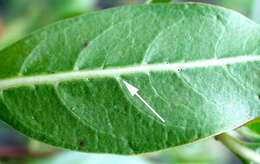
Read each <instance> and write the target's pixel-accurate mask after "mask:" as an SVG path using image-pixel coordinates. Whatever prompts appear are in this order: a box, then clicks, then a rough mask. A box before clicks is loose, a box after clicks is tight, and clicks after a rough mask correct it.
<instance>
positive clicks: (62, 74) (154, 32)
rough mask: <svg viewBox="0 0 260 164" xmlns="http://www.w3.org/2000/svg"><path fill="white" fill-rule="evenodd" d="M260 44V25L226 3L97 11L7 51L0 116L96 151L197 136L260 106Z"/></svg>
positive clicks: (46, 137)
mask: <svg viewBox="0 0 260 164" xmlns="http://www.w3.org/2000/svg"><path fill="white" fill-rule="evenodd" d="M259 54H260V27H259V25H257V24H255V23H253V22H252V21H250V20H248V19H247V18H245V17H244V16H242V15H240V14H238V13H236V12H233V11H230V10H226V9H223V8H218V7H213V6H207V5H203V4H194V3H186V4H160V5H140V6H126V7H121V8H115V9H110V10H105V11H99V12H94V13H92V14H87V15H83V16H79V17H75V18H73V19H68V20H66V21H63V22H59V23H57V24H54V25H52V26H49V27H47V28H45V29H42V30H40V31H37V32H35V33H33V34H32V35H30V36H28V37H26V38H24V39H23V40H21V41H19V42H17V43H15V44H13V45H12V46H10V47H8V48H6V49H4V50H3V51H1V52H0V90H1V92H0V109H1V110H0V111H1V112H0V118H1V119H2V120H4V121H5V122H6V123H8V124H9V125H11V126H12V127H14V128H15V129H17V130H19V131H20V132H22V133H23V134H25V135H27V136H30V137H32V138H35V139H38V140H41V141H44V142H46V143H49V144H52V145H55V146H59V147H64V148H68V149H73V150H80V151H86V152H106V153H119V154H138V153H144V152H152V151H156V150H160V149H166V148H169V147H174V146H178V145H183V144H188V143H192V142H194V141H197V140H200V139H203V138H206V137H210V136H213V135H216V134H219V133H222V132H224V131H227V130H231V129H234V128H236V127H239V126H241V125H243V124H245V123H247V122H248V121H250V120H253V119H255V118H256V117H259V116H260V112H259V107H260V100H259V98H258V97H259V96H258V95H260V78H259V76H260V55H259ZM123 81H126V82H128V83H129V84H132V85H133V86H135V87H136V88H138V89H139V91H138V94H139V95H140V96H141V97H142V98H143V99H144V100H145V101H146V102H147V103H148V104H149V105H150V106H151V107H152V108H154V110H155V111H156V112H157V113H158V114H159V115H160V116H161V117H162V118H163V119H164V120H165V123H163V122H162V121H161V120H160V119H159V118H158V117H157V116H156V115H155V114H154V113H153V112H152V111H151V110H149V108H148V107H147V106H146V105H144V103H143V102H142V101H141V100H140V99H139V98H138V97H137V96H131V95H130V93H129V92H128V90H127V88H126V87H125V85H124V83H123Z"/></svg>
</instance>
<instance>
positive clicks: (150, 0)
mask: <svg viewBox="0 0 260 164" xmlns="http://www.w3.org/2000/svg"><path fill="white" fill-rule="evenodd" d="M170 2H173V0H148V3H170Z"/></svg>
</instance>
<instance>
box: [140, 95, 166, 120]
mask: <svg viewBox="0 0 260 164" xmlns="http://www.w3.org/2000/svg"><path fill="white" fill-rule="evenodd" d="M135 95H136V96H137V97H138V98H139V99H140V100H141V101H142V102H143V103H144V104H145V105H146V106H147V107H148V108H149V109H150V110H151V111H152V112H153V113H154V114H155V115H156V116H157V117H158V118H159V119H160V120H162V122H165V120H164V119H163V118H162V117H161V116H160V115H159V114H158V113H157V112H156V111H155V110H154V109H153V108H152V107H151V106H150V105H149V104H148V103H147V102H146V101H145V100H144V99H143V98H142V97H141V96H140V95H139V94H138V93H136V94H135Z"/></svg>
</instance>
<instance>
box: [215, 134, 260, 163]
mask: <svg viewBox="0 0 260 164" xmlns="http://www.w3.org/2000/svg"><path fill="white" fill-rule="evenodd" d="M215 138H216V139H217V140H219V141H221V142H222V143H223V144H224V145H225V146H226V147H227V148H229V149H230V150H231V151H232V152H233V153H235V154H237V155H239V156H240V157H242V158H244V159H246V160H249V161H252V162H255V163H260V155H259V154H258V153H256V152H255V151H253V150H251V149H249V148H248V147H246V146H245V145H243V143H242V142H241V141H240V140H238V139H237V138H235V137H232V136H230V135H228V134H226V133H223V134H221V135H218V136H216V137H215Z"/></svg>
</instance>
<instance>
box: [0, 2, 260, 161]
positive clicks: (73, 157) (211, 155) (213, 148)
mask: <svg viewBox="0 0 260 164" xmlns="http://www.w3.org/2000/svg"><path fill="white" fill-rule="evenodd" d="M184 1H185V0H175V2H176V3H178V2H184ZM144 2H145V0H0V49H2V48H4V47H6V46H8V45H10V44H12V43H13V42H15V41H17V40H19V39H21V38H22V37H24V36H26V35H28V34H29V33H31V32H32V31H35V30H37V29H39V28H41V27H43V26H46V25H48V24H51V23H53V22H56V21H59V20H62V19H66V18H70V17H73V16H77V15H80V14H83V13H88V12H91V11H96V10H102V9H106V8H111V7H116V6H121V5H134V4H142V3H144ZM185 2H187V1H185ZM195 2H204V3H210V4H216V5H220V6H223V7H226V8H230V9H234V10H236V11H238V12H240V13H242V14H244V15H246V16H247V17H249V18H250V19H253V20H254V21H256V22H258V23H260V0H200V1H199V0H198V1H196V0H195ZM4 163H10V164H104V163H106V164H128V163H129V164H196V163H198V164H220V163H221V164H239V163H240V161H239V160H238V159H237V158H236V157H235V156H233V155H232V153H230V152H229V151H228V150H227V149H226V148H225V147H224V146H222V145H221V144H220V143H219V142H217V141H215V140H214V139H213V138H212V139H207V140H205V141H202V142H199V143H196V144H192V145H188V146H183V147H178V148H173V149H169V150H166V151H162V152H155V153H149V154H144V155H138V156H119V155H107V154H106V155H104V154H89V153H79V152H71V151H68V150H62V149H58V148H54V147H52V146H49V145H46V144H43V143H40V142H38V141H35V140H32V139H29V138H27V137H24V136H23V135H21V134H19V133H18V132H16V131H14V130H13V129H12V128H10V127H8V126H7V125H5V124H4V123H1V122H0V164H4Z"/></svg>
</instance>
